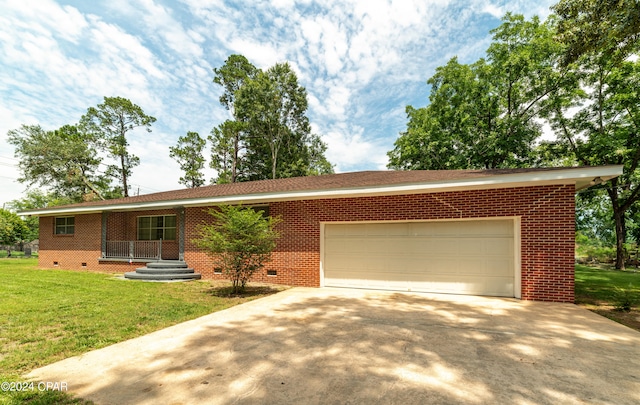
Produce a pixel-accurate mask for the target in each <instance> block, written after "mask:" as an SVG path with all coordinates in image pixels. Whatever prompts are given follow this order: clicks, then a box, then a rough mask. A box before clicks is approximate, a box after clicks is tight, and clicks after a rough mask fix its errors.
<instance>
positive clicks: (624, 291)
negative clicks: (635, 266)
mask: <svg viewBox="0 0 640 405" xmlns="http://www.w3.org/2000/svg"><path fill="white" fill-rule="evenodd" d="M612 301H613V307H614V308H615V309H616V310H618V311H625V312H629V311H631V308H633V307H635V306H636V305H637V304H638V301H639V300H638V295H637V294H636V293H635V292H634V291H633V285H631V284H629V288H621V287H616V288H615V290H614V294H613V300H612Z"/></svg>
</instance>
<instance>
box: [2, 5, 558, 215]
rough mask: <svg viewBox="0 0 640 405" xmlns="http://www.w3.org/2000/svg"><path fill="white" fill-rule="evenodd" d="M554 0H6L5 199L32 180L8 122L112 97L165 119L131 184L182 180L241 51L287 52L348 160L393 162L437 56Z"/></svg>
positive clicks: (73, 115) (345, 166) (80, 108)
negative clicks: (222, 69)
mask: <svg viewBox="0 0 640 405" xmlns="http://www.w3.org/2000/svg"><path fill="white" fill-rule="evenodd" d="M553 3H555V2H554V1H547V0H538V1H530V0H515V1H506V0H496V1H491V0H469V1H455V0H453V1H448V0H398V1H389V0H326V1H320V0H315V1H314V0H272V1H228V0H227V1H225V0H180V1H177V0H173V1H170V0H108V1H83V0H77V1H62V0H60V1H54V0H0V204H1V203H4V202H8V201H11V200H13V199H17V198H20V197H21V195H22V193H23V192H24V190H25V185H24V184H20V183H18V182H17V178H18V176H19V173H18V170H17V164H18V161H17V160H15V157H14V151H13V147H12V146H11V145H9V144H7V142H6V140H7V136H6V134H7V131H9V130H11V129H16V128H18V127H19V126H20V125H21V124H40V125H41V126H42V127H43V128H45V129H56V128H59V127H60V126H62V125H65V124H73V123H76V122H77V121H78V120H79V119H80V117H81V116H82V115H83V114H84V113H85V112H86V110H87V108H88V107H91V106H95V105H97V104H98V103H100V102H101V101H102V99H103V97H104V96H121V97H125V98H128V99H130V100H131V101H132V102H134V103H135V104H138V105H139V106H141V107H142V108H143V110H144V111H145V112H146V113H147V114H149V115H153V116H154V117H156V118H157V119H158V120H157V122H156V123H155V124H154V125H153V128H152V129H153V132H152V133H147V132H145V131H135V132H133V133H131V135H130V136H129V141H130V144H131V151H132V152H133V153H134V154H136V155H138V156H139V157H140V159H141V165H140V166H138V167H136V168H134V174H133V177H132V179H131V180H132V183H133V188H132V192H133V194H136V193H138V192H139V193H140V194H147V193H151V192H156V191H164V190H171V189H177V188H181V186H180V185H179V184H178V178H179V177H180V170H179V168H178V165H177V163H175V162H174V161H173V160H172V159H171V158H170V157H169V147H170V146H173V145H175V143H176V141H177V139H178V137H179V136H181V135H184V134H186V133H187V131H196V132H199V133H200V135H202V136H203V137H206V136H207V135H208V134H209V132H210V131H211V128H213V127H214V126H216V125H218V124H219V123H220V122H222V121H224V120H225V119H227V118H228V117H227V111H226V110H224V108H223V107H222V106H220V104H219V102H218V97H219V96H220V93H221V88H220V87H219V86H217V85H215V84H213V83H212V79H213V74H212V69H213V68H215V67H219V66H221V65H222V64H223V63H224V60H225V59H226V58H227V57H228V56H229V55H231V54H234V53H237V54H242V55H244V56H246V57H247V58H248V59H249V60H250V61H251V62H252V63H253V64H254V65H256V66H257V67H259V68H262V69H266V68H268V67H270V66H272V65H273V64H275V63H277V62H285V61H287V62H289V63H290V65H291V66H292V67H293V69H294V70H295V72H296V73H297V75H298V79H299V82H300V84H301V85H303V86H304V87H306V89H307V92H308V100H309V110H308V113H307V115H308V117H309V119H310V121H311V123H312V128H313V130H314V132H315V133H317V134H319V135H321V137H322V139H323V140H324V141H325V142H326V143H327V145H328V151H327V157H328V159H329V160H330V161H331V162H332V163H334V164H335V168H336V171H337V172H347V171H357V170H383V169H385V167H386V163H387V156H386V152H387V151H389V150H390V149H392V148H393V142H394V140H395V139H396V138H397V136H398V133H399V132H400V131H402V130H403V129H404V128H405V124H406V116H405V107H406V106H407V105H413V106H416V107H420V106H424V105H425V104H426V103H427V100H428V91H429V88H428V86H427V84H426V81H427V79H428V78H429V77H431V76H432V75H433V73H434V72H435V69H436V67H438V66H441V65H444V64H445V63H446V62H447V61H448V60H449V59H450V58H451V57H453V56H458V57H459V59H460V61H461V62H464V63H468V62H473V61H475V60H477V59H478V58H479V57H481V56H483V54H484V52H485V50H486V48H487V47H488V45H489V41H490V33H489V31H490V30H491V29H492V28H495V27H496V26H498V25H499V24H500V18H501V17H502V16H503V15H504V13H505V12H507V11H511V12H514V13H522V14H524V15H525V16H527V17H531V16H532V15H534V14H536V15H539V16H541V17H543V18H544V17H546V16H547V15H548V14H549V7H550V6H551V5H552V4H553ZM207 148H208V146H207ZM207 154H208V150H207ZM206 175H207V178H208V179H210V178H211V177H213V176H214V175H215V173H214V172H213V171H212V170H210V169H207V170H206Z"/></svg>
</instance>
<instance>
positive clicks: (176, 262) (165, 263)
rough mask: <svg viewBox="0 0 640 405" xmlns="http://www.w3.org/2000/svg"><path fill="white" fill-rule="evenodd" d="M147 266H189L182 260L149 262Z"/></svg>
mask: <svg viewBox="0 0 640 405" xmlns="http://www.w3.org/2000/svg"><path fill="white" fill-rule="evenodd" d="M147 267H148V268H150V269H180V268H187V267H188V266H187V263H186V262H184V261H181V260H161V261H159V262H149V263H147Z"/></svg>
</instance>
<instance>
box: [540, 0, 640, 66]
mask: <svg viewBox="0 0 640 405" xmlns="http://www.w3.org/2000/svg"><path fill="white" fill-rule="evenodd" d="M552 9H553V11H554V12H555V13H556V14H557V15H558V17H559V24H558V38H559V39H560V41H561V42H563V43H565V44H566V45H567V48H566V51H565V55H564V63H565V64H569V63H572V62H575V61H577V60H578V58H580V57H581V56H582V55H586V54H589V53H602V54H603V55H604V56H606V57H607V58H609V59H613V60H614V61H616V60H617V61H622V60H624V59H625V58H626V57H627V56H628V55H629V54H630V53H633V52H634V49H637V45H638V41H639V40H640V2H639V1H638V0H560V1H559V2H558V3H557V4H556V5H555V6H553V7H552Z"/></svg>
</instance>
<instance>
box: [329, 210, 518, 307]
mask: <svg viewBox="0 0 640 405" xmlns="http://www.w3.org/2000/svg"><path fill="white" fill-rule="evenodd" d="M514 250H515V249H514V222H513V220H512V219H498V220H495V219H494V220H471V221H443V222H440V221H436V222H392V223H348V224H325V226H324V250H323V269H324V285H325V286H328V287H356V288H373V289H390V290H403V291H424V292H441V293H455V294H471V295H492V296H503V297H513V296H514V273H515V271H514V267H515V260H514V254H515V253H514Z"/></svg>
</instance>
